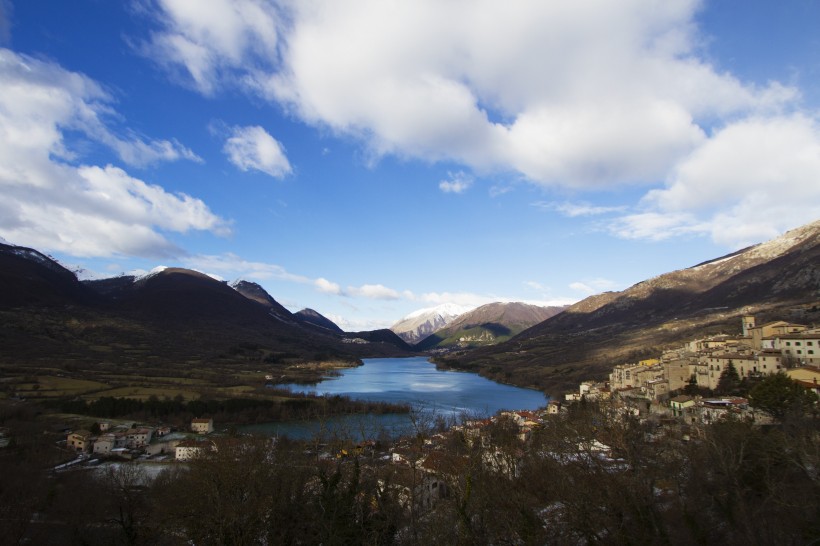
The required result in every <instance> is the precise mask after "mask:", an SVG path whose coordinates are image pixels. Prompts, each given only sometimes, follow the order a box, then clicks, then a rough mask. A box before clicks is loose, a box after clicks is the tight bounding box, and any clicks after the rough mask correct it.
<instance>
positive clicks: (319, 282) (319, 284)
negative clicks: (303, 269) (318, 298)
mask: <svg viewBox="0 0 820 546" xmlns="http://www.w3.org/2000/svg"><path fill="white" fill-rule="evenodd" d="M313 285H314V286H315V287H316V289H317V290H318V291H319V292H324V293H325V294H333V295H337V296H341V295H342V287H341V286H339V285H338V284H337V283H335V282H331V281H329V280H327V279H325V278H323V277H319V278H318V279H316V280H315V281H313Z"/></svg>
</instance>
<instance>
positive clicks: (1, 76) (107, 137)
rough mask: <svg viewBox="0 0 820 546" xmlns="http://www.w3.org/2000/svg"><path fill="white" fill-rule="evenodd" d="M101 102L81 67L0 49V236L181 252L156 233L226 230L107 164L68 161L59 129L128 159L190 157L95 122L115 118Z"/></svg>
mask: <svg viewBox="0 0 820 546" xmlns="http://www.w3.org/2000/svg"><path fill="white" fill-rule="evenodd" d="M110 103H111V98H110V97H109V95H108V94H107V93H106V92H105V91H104V90H103V89H102V88H101V87H100V86H99V85H98V84H96V83H95V82H94V81H92V80H90V79H89V78H87V77H85V76H83V75H81V74H77V73H74V72H70V71H67V70H65V69H63V68H61V67H60V66H58V65H56V64H53V63H50V62H45V61H40V60H37V59H33V58H31V57H27V56H24V55H18V54H15V53H13V52H11V51H8V50H0V191H1V192H2V195H3V199H2V204H0V233H2V234H3V236H4V237H6V238H7V239H9V240H12V241H14V242H15V243H16V244H24V245H29V246H33V247H36V248H40V249H43V250H51V251H60V252H66V253H68V254H72V255H74V256H111V255H115V254H123V255H132V256H145V257H157V256H170V255H179V254H181V253H182V251H181V250H180V249H179V248H177V247H176V245H175V244H173V243H172V242H170V241H169V240H168V239H166V237H165V236H164V235H163V233H162V232H164V231H172V232H178V233H185V232H187V231H189V230H205V231H211V232H213V233H216V234H219V235H225V234H227V233H229V232H230V227H229V223H228V222H226V221H225V220H224V219H222V218H220V217H219V216H217V215H216V214H214V213H213V212H212V211H211V210H210V209H209V208H208V206H207V205H205V203H203V202H202V201H201V200H199V199H196V198H193V197H191V196H188V195H185V194H181V193H179V194H171V193H168V192H167V191H165V190H164V189H163V188H161V187H160V186H157V185H153V184H148V183H146V182H144V181H142V180H139V179H136V178H134V177H132V176H130V175H129V174H127V173H126V172H125V171H124V170H122V169H121V168H119V167H115V166H112V165H106V166H104V167H100V166H94V165H78V164H76V160H77V154H76V152H75V151H74V150H73V149H72V146H71V141H70V138H69V136H68V135H72V137H73V138H76V135H77V134H80V135H82V136H83V137H84V138H85V139H86V141H87V142H93V143H99V144H102V145H105V146H108V147H110V148H111V149H112V150H113V151H114V152H115V153H117V154H118V155H119V156H120V157H121V158H122V159H123V160H124V161H126V162H129V163H132V164H145V163H150V162H153V161H157V160H161V159H177V158H180V157H189V158H192V157H193V156H192V152H190V151H188V150H186V149H184V148H181V147H179V146H177V145H175V144H171V143H168V142H167V141H150V142H146V141H143V140H140V139H137V140H129V139H127V138H124V137H121V136H118V135H117V134H116V133H115V132H114V131H112V130H111V129H110V128H109V126H108V125H106V121H105V120H106V118H107V117H116V116H115V113H114V112H113V110H112V108H111V105H110ZM126 133H128V132H127V131H126Z"/></svg>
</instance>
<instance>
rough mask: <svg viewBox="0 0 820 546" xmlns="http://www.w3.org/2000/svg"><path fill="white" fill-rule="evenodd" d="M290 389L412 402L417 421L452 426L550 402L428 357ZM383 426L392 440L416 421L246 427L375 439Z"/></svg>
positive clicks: (380, 362)
mask: <svg viewBox="0 0 820 546" xmlns="http://www.w3.org/2000/svg"><path fill="white" fill-rule="evenodd" d="M284 387H286V388H290V389H291V390H292V391H293V392H305V393H315V394H319V395H337V394H338V395H342V396H349V397H351V398H356V399H360V400H369V401H385V402H394V403H400V404H410V405H411V406H412V407H413V409H414V412H415V414H414V416H413V417H420V418H423V419H427V420H432V419H439V420H441V419H444V420H446V421H448V422H452V421H457V420H459V419H460V418H461V417H463V416H467V417H470V418H473V417H486V416H490V415H494V414H495V413H496V412H498V411H500V410H503V409H515V410H518V409H537V408H540V407H543V406H544V405H546V403H547V402H548V399H547V397H546V396H545V395H544V394H543V393H541V392H539V391H534V390H531V389H522V388H519V387H513V386H510V385H502V384H500V383H496V382H494V381H491V380H489V379H486V378H484V377H481V376H479V375H477V374H473V373H464V372H453V371H444V370H437V369H436V367H435V365H434V364H432V363H431V362H429V361H428V360H427V359H426V358H424V357H413V358H373V359H367V360H365V361H364V365H363V366H360V367H358V368H349V369H345V370H342V371H341V373H340V374H339V375H338V376H337V377H332V378H329V379H326V380H324V381H322V382H320V383H318V384H316V385H310V386H305V385H295V384H293V385H284ZM365 423H366V426H365ZM380 427H381V428H385V429H387V431H388V434H389V435H391V436H396V435H399V434H405V433H407V432H408V430H409V429H410V428H412V423H411V418H410V417H409V416H407V415H371V416H338V417H334V418H330V419H326V420H324V421H323V422H298V423H293V422H291V423H270V424H266V425H254V426H253V427H246V428H245V429H246V430H249V431H254V432H262V433H265V434H282V435H287V436H290V437H292V438H312V437H315V436H316V435H317V434H318V433H322V434H325V433H327V434H332V433H333V431H334V430H335V431H338V430H339V429H345V431H348V430H352V431H354V432H356V429H359V430H361V431H363V432H365V431H366V432H367V434H369V435H370V436H369V437H373V436H374V435H375V433H374V430H377V429H379V428H380ZM340 434H341V433H340ZM353 436H360V434H358V433H356V434H353ZM362 437H364V438H366V437H368V436H366V435H364V436H362Z"/></svg>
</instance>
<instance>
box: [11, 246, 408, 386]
mask: <svg viewBox="0 0 820 546" xmlns="http://www.w3.org/2000/svg"><path fill="white" fill-rule="evenodd" d="M245 288H246V289H247V288H248V286H245ZM250 288H253V287H250ZM260 290H261V288H260ZM245 292H246V294H242V293H240V292H239V291H238V290H236V289H234V288H232V287H231V286H229V285H228V284H227V283H224V282H221V281H217V280H215V279H213V278H211V277H209V276H207V275H204V274H202V273H198V272H196V271H191V270H186V269H176V268H170V269H165V270H163V271H161V272H158V273H154V274H151V275H148V276H146V277H143V278H139V279H134V278H133V277H118V278H116V279H107V280H104V281H94V282H91V283H87V284H84V283H80V282H79V281H78V280H77V279H76V276H75V275H74V274H73V273H72V272H70V271H68V270H66V269H65V268H63V267H62V266H61V265H60V264H58V263H57V262H55V261H53V260H51V259H49V258H48V257H46V256H44V255H42V254H41V253H39V252H37V251H33V250H31V249H24V248H21V247H14V246H9V245H3V247H2V248H0V345H2V346H3V351H2V352H0V364H1V365H5V366H15V367H16V366H21V367H25V366H28V365H32V366H54V367H59V368H66V367H74V368H81V369H107V370H112V369H117V370H122V371H123V372H129V373H133V372H134V371H135V370H139V372H140V373H144V374H146V375H150V374H154V375H156V374H159V375H162V374H168V373H170V372H169V370H171V369H173V368H175V367H183V368H186V369H192V368H193V369H195V368H197V367H214V366H216V367H224V368H231V367H233V366H236V365H239V364H245V365H248V364H250V365H254V364H251V363H254V362H256V363H257V364H255V365H258V366H262V365H265V366H268V367H270V366H286V365H290V364H293V363H298V362H308V361H333V360H336V361H348V362H351V361H356V360H358V359H360V358H365V357H383V356H402V355H405V354H406V352H405V351H403V350H401V349H399V348H398V346H397V345H396V344H395V343H385V342H380V341H376V342H373V343H368V344H355V345H354V344H350V343H346V342H344V340H343V339H342V336H341V335H339V334H336V333H333V332H328V331H325V330H321V329H319V328H316V327H315V326H313V325H307V324H304V323H302V322H300V321H298V320H296V319H295V318H293V316H292V315H291V314H290V313H289V312H287V310H286V309H284V308H282V307H281V306H279V304H278V303H276V302H275V300H273V298H270V297H269V296H268V297H267V298H265V297H264V296H262V295H260V294H256V296H261V299H262V301H259V300H260V298H259V297H254V298H249V297H248V296H247V292H248V290H245ZM263 292H264V291H263ZM252 295H253V294H252ZM268 298H269V300H268ZM283 310H284V312H283ZM285 313H287V315H285ZM320 330H321V331H320Z"/></svg>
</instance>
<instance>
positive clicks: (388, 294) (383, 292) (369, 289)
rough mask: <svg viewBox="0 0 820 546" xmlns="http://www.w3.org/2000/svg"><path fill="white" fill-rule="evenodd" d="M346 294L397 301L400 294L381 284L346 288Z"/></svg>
mask: <svg viewBox="0 0 820 546" xmlns="http://www.w3.org/2000/svg"><path fill="white" fill-rule="evenodd" d="M347 294H349V295H351V296H359V297H363V298H370V299H377V300H397V299H399V298H400V297H401V294H400V293H399V292H398V291H397V290H393V289H392V288H388V287H386V286H384V285H381V284H363V285H362V286H359V287H353V286H351V287H348V289H347Z"/></svg>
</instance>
